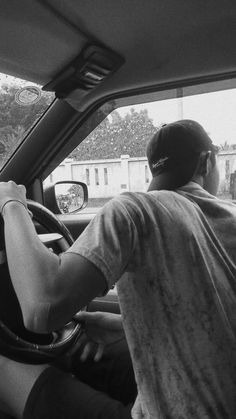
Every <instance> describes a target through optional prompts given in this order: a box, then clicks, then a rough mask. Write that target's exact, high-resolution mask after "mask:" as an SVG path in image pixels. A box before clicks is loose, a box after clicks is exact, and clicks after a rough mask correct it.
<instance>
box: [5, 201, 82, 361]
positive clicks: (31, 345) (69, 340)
mask: <svg viewBox="0 0 236 419" xmlns="http://www.w3.org/2000/svg"><path fill="white" fill-rule="evenodd" d="M27 205H28V209H29V210H30V211H31V212H32V214H33V222H34V224H35V226H36V229H37V226H39V225H40V228H41V231H42V229H43V232H45V233H46V234H40V235H39V237H40V239H41V240H42V241H43V242H44V244H45V245H47V247H50V248H51V250H53V251H55V252H56V253H60V252H62V251H65V250H66V249H67V248H68V247H70V246H71V245H72V243H73V238H72V236H71V234H70V232H69V230H68V229H67V228H66V226H65V225H64V224H63V223H62V222H61V221H60V220H59V219H58V218H57V217H56V216H55V215H54V214H53V213H52V212H51V211H49V210H48V209H47V208H45V207H44V206H43V205H41V204H39V203H37V202H35V201H31V200H28V201H27ZM0 278H1V281H0V353H1V354H2V355H5V356H6V357H8V358H10V359H13V360H16V361H19V362H24V363H30V364H40V363H48V362H52V361H53V360H55V359H56V358H57V357H59V356H61V355H63V354H64V353H65V352H66V351H67V350H68V349H69V347H70V346H72V345H73V343H74V342H75V341H76V340H77V339H78V338H79V336H80V334H81V333H82V328H81V325H80V324H79V323H78V322H76V321H74V320H72V321H71V322H70V323H68V324H67V325H65V327H64V328H63V329H61V330H59V331H55V332H53V333H50V334H38V333H33V332H30V331H28V330H27V329H26V328H25V327H24V323H23V317H22V313H21V309H20V305H19V302H18V299H17V297H16V294H15V291H14V288H13V286H12V282H11V278H10V274H9V270H8V265H7V259H6V252H5V241H4V226H3V220H2V219H1V220H0Z"/></svg>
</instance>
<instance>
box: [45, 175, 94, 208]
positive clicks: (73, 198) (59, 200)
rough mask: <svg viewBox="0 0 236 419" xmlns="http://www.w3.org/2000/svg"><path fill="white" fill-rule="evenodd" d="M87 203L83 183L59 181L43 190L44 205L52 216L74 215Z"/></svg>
mask: <svg viewBox="0 0 236 419" xmlns="http://www.w3.org/2000/svg"><path fill="white" fill-rule="evenodd" d="M87 203H88V188H87V185H86V184H85V183H83V182H77V181H74V180H66V181H60V182H56V183H53V184H52V185H49V186H47V187H46V188H45V189H44V205H45V206H46V207H47V208H49V209H50V210H51V211H52V212H54V214H75V213H77V212H78V211H80V210H82V209H83V208H85V207H86V205H87Z"/></svg>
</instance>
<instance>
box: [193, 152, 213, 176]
mask: <svg viewBox="0 0 236 419" xmlns="http://www.w3.org/2000/svg"><path fill="white" fill-rule="evenodd" d="M210 170H211V151H202V152H201V154H200V156H199V159H198V165H197V170H196V172H197V173H196V174H198V175H200V176H203V177H205V176H207V175H208V173H209V172H210Z"/></svg>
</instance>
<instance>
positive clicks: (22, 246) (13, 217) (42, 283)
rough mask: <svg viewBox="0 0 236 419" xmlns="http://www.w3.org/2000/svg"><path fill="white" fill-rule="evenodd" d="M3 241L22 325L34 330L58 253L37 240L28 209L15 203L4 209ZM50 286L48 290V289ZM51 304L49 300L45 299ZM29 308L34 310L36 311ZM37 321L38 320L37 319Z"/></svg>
mask: <svg viewBox="0 0 236 419" xmlns="http://www.w3.org/2000/svg"><path fill="white" fill-rule="evenodd" d="M4 224H5V242H6V252H7V259H8V266H9V271H10V275H11V279H12V283H13V286H14V289H15V291H16V294H17V297H18V299H19V303H20V306H21V309H22V313H23V317H24V321H25V325H26V326H28V327H29V328H31V329H34V325H33V324H32V322H34V321H37V317H38V316H37V313H36V312H37V307H38V306H39V307H40V304H41V307H40V310H42V304H44V303H45V295H47V298H46V299H47V300H48V297H49V296H50V292H51V293H52V294H53V292H54V289H53V288H54V286H55V280H54V278H55V276H56V273H57V271H58V265H59V260H58V257H57V255H55V254H53V253H52V252H50V251H49V250H48V249H47V248H46V247H45V246H44V245H43V244H42V243H41V241H40V240H39V238H38V236H37V233H36V231H35V228H34V225H33V223H32V221H31V219H30V216H29V214H28V212H27V209H25V208H24V206H23V205H21V204H20V203H18V202H14V201H13V202H10V203H8V204H7V205H6V207H5V208H4ZM50 288H51V290H50ZM48 302H49V304H50V301H48ZM32 310H36V312H35V314H33V313H32ZM38 320H39V319H38Z"/></svg>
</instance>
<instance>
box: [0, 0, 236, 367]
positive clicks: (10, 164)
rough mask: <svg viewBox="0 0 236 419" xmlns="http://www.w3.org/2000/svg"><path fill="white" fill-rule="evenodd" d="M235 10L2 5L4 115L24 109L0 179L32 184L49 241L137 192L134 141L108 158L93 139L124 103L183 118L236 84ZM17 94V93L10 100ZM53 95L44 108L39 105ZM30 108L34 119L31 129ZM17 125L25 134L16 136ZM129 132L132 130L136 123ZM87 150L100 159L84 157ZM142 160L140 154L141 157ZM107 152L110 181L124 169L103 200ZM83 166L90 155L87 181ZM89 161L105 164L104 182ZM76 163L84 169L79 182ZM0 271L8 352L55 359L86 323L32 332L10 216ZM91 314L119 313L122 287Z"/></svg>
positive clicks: (68, 237) (0, 103)
mask: <svg viewBox="0 0 236 419" xmlns="http://www.w3.org/2000/svg"><path fill="white" fill-rule="evenodd" d="M235 16H236V3H235V2H233V1H226V2H224V4H223V3H222V2H221V1H219V0H214V1H213V0H210V1H207V2H203V1H199V0H198V1H197V0H190V1H188V2H187V1H178V2H177V1H173V0H166V1H160V0H149V1H148V2H144V1H142V0H136V1H135V2H133V1H130V0H120V1H114V0H109V1H108V0H100V1H99V2H93V1H91V0H87V1H81V0H76V1H75V0H61V1H57V0H21V1H20V2H19V1H17V0H11V1H9V0H2V1H1V13H0V23H1V25H0V35H1V41H2V42H1V43H0V72H1V76H0V82H1V83H0V87H1V89H3V90H4V89H5V91H4V92H5V93H4V92H3V93H0V108H1V112H2V113H3V114H4V115H5V113H6V109H7V106H11V107H12V108H14V109H13V111H14V112H15V113H17V112H18V110H17V109H18V108H20V112H23V113H22V114H19V115H20V116H19V120H18V122H17V123H16V125H15V126H14V127H13V123H12V124H11V122H9V120H8V119H6V118H5V120H4V118H2V119H1V118H0V120H1V122H0V132H1V135H2V138H1V137H0V181H1V182H2V181H9V180H13V181H15V182H16V183H18V184H23V185H25V187H26V189H27V198H28V200H29V209H30V210H31V211H32V213H33V221H34V223H35V226H36V230H37V232H38V234H39V235H40V237H41V239H42V241H43V242H44V243H45V245H46V246H47V247H49V248H50V249H53V251H55V252H57V253H59V252H61V251H63V250H65V249H66V248H67V247H68V246H70V245H71V244H72V243H73V241H74V240H75V239H76V238H77V237H79V235H80V234H81V232H82V231H83V230H84V228H85V227H86V226H87V225H88V223H89V222H90V221H91V219H92V218H93V217H94V215H95V213H96V211H97V209H98V208H97V207H96V208H95V209H94V207H93V206H89V202H90V199H91V197H92V199H93V201H94V202H95V201H96V203H98V207H99V206H101V205H103V203H104V202H105V201H106V200H107V199H108V198H109V199H110V198H111V197H112V196H114V195H115V194H116V193H120V192H124V191H125V190H126V186H125V185H126V182H125V181H123V180H121V179H120V178H119V176H118V175H117V172H116V171H115V169H114V171H113V172H112V170H113V169H112V168H111V167H113V166H114V167H115V164H118V163H117V160H116V159H118V157H119V158H120V156H121V157H122V158H123V160H122V158H121V160H122V164H123V166H124V167H125V164H126V163H125V156H127V155H129V154H130V152H129V150H128V151H127V148H126V146H125V139H123V140H124V144H123V145H124V147H123V151H120V150H119V154H117V155H115V154H112V153H113V151H114V150H112V151H111V153H110V154H109V155H108V157H107V156H106V155H105V153H104V154H103V155H102V154H101V156H102V157H99V155H98V153H97V149H99V147H100V144H102V141H103V138H102V135H103V134H102V133H103V131H102V130H101V134H100V137H99V138H98V136H99V135H98V134H96V135H95V134H94V133H95V132H96V130H97V129H101V127H104V124H107V126H108V125H109V123H110V124H111V123H113V122H114V120H115V117H118V116H117V113H116V112H117V110H119V109H121V110H122V109H124V111H121V112H120V115H121V116H120V118H121V119H122V121H123V120H125V116H124V115H125V109H128V108H127V107H129V109H130V108H133V109H137V111H133V114H135V112H136V113H138V114H140V115H143V114H142V109H144V108H145V106H148V104H150V103H152V104H153V103H154V102H155V103H156V104H157V106H159V108H158V109H161V107H162V108H164V107H165V104H166V103H167V102H168V103H170V102H171V101H172V102H171V103H177V102H176V101H180V102H178V103H180V105H178V112H177V114H176V116H177V117H178V116H180V117H182V116H183V109H182V110H181V106H182V105H181V103H183V102H181V101H183V99H185V98H187V99H188V98H193V97H200V98H201V99H204V95H208V94H216V93H218V92H223V91H224V92H227V91H229V92H232V91H233V90H234V89H235V88H236V82H235V76H236V49H235V45H234V44H235V43H234V39H235V38H236V25H235ZM13 79H14V81H11V80H13ZM16 80H17V81H16ZM16 85H17V86H18V87H17V89H15V88H16ZM4 86H5V87H4ZM6 86H8V87H6ZM33 86H35V87H33ZM30 87H31V89H30ZM11 89H12V91H14V98H13V99H14V100H13V99H12V102H11V103H10V102H9V103H10V105H9V103H8V104H7V105H6V103H5V102H4V100H5V99H4V98H6V95H7V94H10V93H9V92H10V91H11ZM14 89H15V90H14ZM4 95H5V96H4ZM32 98H33V99H32ZM43 99H44V105H45V106H42V109H41V108H40V109H39V108H37V106H39V104H40V103H41V102H40V100H41V101H42V100H43ZM187 99H186V100H187ZM28 100H29V103H28V102H27V101H28ZM219 100H220V99H219ZM30 101H31V102H30ZM173 101H175V102H173ZM37 103H38V105H37ZM186 103H187V102H186ZM28 105H29V106H28ZM17 106H18V108H17ZM30 106H32V107H34V112H35V115H34V118H33V119H32V120H31V123H30V124H29V123H25V124H23V122H22V124H21V123H20V122H19V121H21V120H23V117H24V118H26V116H25V115H26V114H27V112H28V110H29V108H30ZM186 106H187V105H186ZM136 107H137V108H136ZM140 109H141V111H140ZM208 110H209V109H208ZM4 112H5V113H4ZM9 112H10V111H9ZM9 112H8V113H9ZM122 112H123V113H122ZM127 112H128V111H127ZM140 112H141V113H140ZM209 112H210V110H209ZM27 115H28V114H27ZM112 115H113V116H112ZM25 120H26V119H25ZM104 121H105V122H104ZM106 121H107V122H106ZM161 122H162V123H165V122H166V121H164V120H160V121H159V123H161ZM102 124H103V125H102ZM11 125H12V129H13V128H14V135H13V131H11V132H10V131H9V132H10V134H8V131H7V129H8V128H9V126H11ZM21 125H22V126H23V125H24V126H23V128H24V132H22V130H21ZM118 125H119V121H118ZM154 125H155V123H154ZM99 127H100V128H99ZM153 128H154V127H153ZM130 129H131V128H130ZM17 130H18V131H17ZM16 131H17V132H18V134H16ZM126 132H127V136H128V135H129V129H128V130H127V131H126ZM150 132H151V131H150ZM19 133H20V134H19ZM91 138H92V140H91ZM96 138H97V143H96V144H95V145H94V144H93V147H92V141H95V140H96ZM117 138H118V137H117ZM3 139H4V141H3ZM88 139H90V140H88ZM94 139H95V140H94ZM123 140H122V141H123ZM146 140H147V138H145V141H146ZM223 140H224V139H223ZM223 140H222V141H223ZM86 141H90V142H88V145H87V146H86ZM134 142H135V137H134ZM112 144H113V143H112V142H111V144H110V147H111V148H112ZM83 146H84V147H85V149H86V147H87V149H86V150H87V152H88V154H89V157H86V156H87V155H86V156H85V157H81V156H82V154H81V155H80V149H81V150H82V147H83ZM105 148H106V147H105ZM105 148H104V149H105ZM74 150H76V157H73V156H75V153H74V154H73V151H74ZM101 150H103V149H102V148H101ZM95 151H96V152H95ZM102 152H103V151H101V153H102ZM81 153H82V152H81ZM93 153H94V154H93ZM142 153H143V152H141V154H140V153H139V154H138V155H137V157H138V158H139V159H140V161H141V160H142V159H144V158H145V155H144V153H143V154H142ZM128 157H129V156H128ZM135 157H136V156H135V154H133V155H132V154H131V160H132V159H133V161H134V159H135ZM106 159H110V160H109V166H107V167H108V169H107V168H106V167H105V166H104V165H103V166H101V167H102V170H103V172H102V176H103V178H104V184H105V185H106V184H108V175H109V176H110V174H111V175H112V173H114V177H116V181H117V183H118V187H115V186H114V184H113V183H112V186H111V188H110V189H109V191H110V192H109V193H106V195H104V196H105V197H106V199H105V200H104V199H103V195H102V199H100V200H99V199H98V197H97V195H93V192H94V188H95V186H96V185H97V186H100V185H99V182H100V181H99V178H98V175H99V173H100V172H98V169H96V167H98V164H100V163H99V161H101V160H103V161H104V160H106ZM88 160H90V163H89V164H90V166H88ZM81 161H86V162H87V163H86V165H85V163H83V176H82V175H81V176H80V173H82V169H81V171H80V166H79V163H80V162H81ZM142 161H143V160H142ZM76 164H77V166H78V167H77V168H75V166H76ZM140 164H141V163H140ZM142 164H143V163H142ZM96 165H97V166H96ZM112 165H113V166H112ZM81 167H82V166H81ZM90 167H91V171H92V170H93V169H94V167H95V184H96V185H95V186H94V188H92V185H91V179H90V178H89V176H90V173H94V172H89V170H90ZM68 168H69V169H70V170H71V171H72V169H73V170H74V173H78V175H75V176H73V177H72V178H71V177H68V173H69V171H68V170H69V169H68ZM66 169H68V170H67V171H66ZM76 170H77V172H76ZM96 170H97V171H96ZM145 170H146V169H145ZM70 173H71V172H70ZM145 173H146V174H145V176H146V177H148V176H149V174H148V172H145ZM55 179H56V181H55ZM148 181H149V180H148V179H146V184H147V183H148ZM100 183H101V182H100ZM60 184H61V188H60ZM108 186H109V185H108ZM146 186H147V185H146ZM144 187H145V184H144V186H142V188H144ZM112 188H113V191H112ZM135 188H137V185H135ZM72 189H73V202H72V201H71V199H72V198H71V196H72ZM68 196H70V200H69V198H68ZM75 198H76V199H75ZM98 201H99V202H98ZM87 204H88V205H87ZM71 205H72V207H70V206H71ZM0 275H1V279H2V292H1V298H0V306H1V307H0V317H1V320H0V329H1V332H0V340H1V344H0V346H1V353H3V354H4V355H6V356H9V357H12V358H13V359H18V360H22V361H24V362H36V363H37V362H42V361H45V360H46V361H50V360H51V359H52V358H54V357H55V356H57V355H58V354H59V353H61V352H60V351H61V350H63V351H64V350H65V349H66V348H67V347H68V345H70V344H71V343H72V342H73V339H74V338H75V336H77V334H78V333H79V330H78V329H79V326H78V325H76V324H74V323H73V322H72V323H71V324H70V325H69V326H68V325H67V327H66V328H65V330H63V331H62V332H61V333H59V334H58V336H57V339H56V340H55V341H54V342H53V345H51V340H50V339H51V337H48V336H33V334H31V333H29V332H28V331H27V330H26V329H25V328H24V326H23V323H22V316H21V312H20V308H19V305H18V302H17V299H16V296H15V294H14V291H13V288H12V286H11V283H10V278H9V272H8V268H7V261H6V255H5V251H4V233H3V224H2V223H1V235H0ZM87 309H88V310H91V311H94V310H100V311H110V312H114V313H119V303H118V298H117V294H116V289H113V290H111V291H110V292H109V293H108V294H107V295H106V296H104V297H99V298H96V299H95V300H94V301H92V302H91V303H90V304H89V306H88V307H87Z"/></svg>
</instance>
